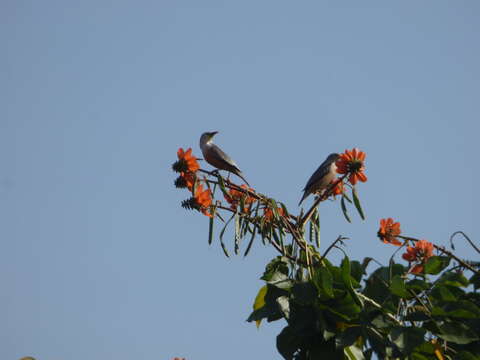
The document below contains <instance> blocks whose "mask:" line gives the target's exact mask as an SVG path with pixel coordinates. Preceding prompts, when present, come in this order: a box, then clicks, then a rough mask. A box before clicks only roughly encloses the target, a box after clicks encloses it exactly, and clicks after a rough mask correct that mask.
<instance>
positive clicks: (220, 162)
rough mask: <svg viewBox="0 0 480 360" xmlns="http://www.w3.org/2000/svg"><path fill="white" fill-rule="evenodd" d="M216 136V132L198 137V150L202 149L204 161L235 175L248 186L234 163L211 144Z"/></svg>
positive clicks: (205, 133)
mask: <svg viewBox="0 0 480 360" xmlns="http://www.w3.org/2000/svg"><path fill="white" fill-rule="evenodd" d="M216 134H218V131H212V132H204V133H203V134H202V136H200V149H202V154H203V157H204V159H205V160H206V161H207V162H208V163H209V164H210V165H212V166H213V167H216V168H217V169H219V170H226V171H229V172H231V173H233V174H235V175H237V176H238V177H240V178H241V179H242V180H243V181H245V182H246V183H247V185H248V186H250V184H249V183H248V181H247V180H245V177H244V176H243V173H242V172H241V171H240V169H239V168H238V166H237V164H236V163H235V161H233V160H232V158H231V157H230V156H228V155H227V154H225V153H224V152H223V151H222V149H220V148H219V147H218V146H217V145H215V144H214V143H213V137H214V136H215V135H216Z"/></svg>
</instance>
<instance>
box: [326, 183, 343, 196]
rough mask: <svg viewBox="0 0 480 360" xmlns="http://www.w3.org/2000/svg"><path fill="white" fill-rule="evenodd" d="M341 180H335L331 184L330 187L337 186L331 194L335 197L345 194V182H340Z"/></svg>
mask: <svg viewBox="0 0 480 360" xmlns="http://www.w3.org/2000/svg"><path fill="white" fill-rule="evenodd" d="M338 180H339V179H334V180H332V181H331V182H330V184H329V186H331V185H333V184H335V182H336V184H335V186H334V187H333V189H332V191H331V193H332V195H333V196H334V197H335V196H337V195H343V194H344V193H345V185H344V184H343V181H338Z"/></svg>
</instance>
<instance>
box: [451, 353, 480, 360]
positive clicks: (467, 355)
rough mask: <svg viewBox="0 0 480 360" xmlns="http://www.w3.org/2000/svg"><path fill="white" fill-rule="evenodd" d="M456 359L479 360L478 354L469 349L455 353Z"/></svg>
mask: <svg viewBox="0 0 480 360" xmlns="http://www.w3.org/2000/svg"><path fill="white" fill-rule="evenodd" d="M455 360H478V356H475V355H473V354H472V353H471V352H469V351H461V352H459V353H457V354H455Z"/></svg>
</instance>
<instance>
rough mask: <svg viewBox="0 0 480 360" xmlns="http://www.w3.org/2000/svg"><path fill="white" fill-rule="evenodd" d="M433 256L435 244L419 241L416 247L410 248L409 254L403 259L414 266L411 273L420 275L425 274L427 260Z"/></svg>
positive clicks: (403, 256) (404, 255)
mask: <svg viewBox="0 0 480 360" xmlns="http://www.w3.org/2000/svg"><path fill="white" fill-rule="evenodd" d="M432 255H433V244H432V243H431V242H429V241H427V240H419V241H417V242H416V243H415V246H408V247H407V252H406V253H405V254H403V255H402V258H404V259H405V260H407V261H408V262H410V263H413V266H412V267H411V268H410V270H409V272H410V273H412V274H420V273H421V272H423V266H424V264H425V263H426V262H427V260H428V259H429V258H430V257H432Z"/></svg>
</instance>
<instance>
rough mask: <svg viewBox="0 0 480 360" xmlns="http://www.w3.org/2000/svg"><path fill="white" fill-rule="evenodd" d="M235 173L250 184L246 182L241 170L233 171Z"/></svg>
mask: <svg viewBox="0 0 480 360" xmlns="http://www.w3.org/2000/svg"><path fill="white" fill-rule="evenodd" d="M235 175H237V176H238V177H239V178H241V179H242V180H243V181H245V183H246V184H247V185H248V186H250V184H249V183H248V181H247V180H246V179H245V177H244V176H243V174H242V172H241V171H235Z"/></svg>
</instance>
